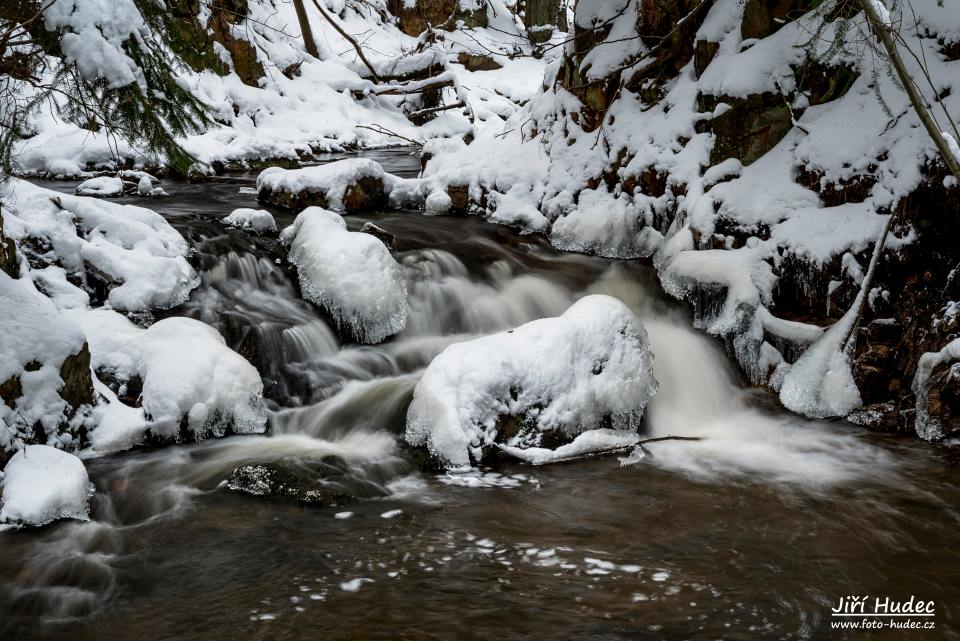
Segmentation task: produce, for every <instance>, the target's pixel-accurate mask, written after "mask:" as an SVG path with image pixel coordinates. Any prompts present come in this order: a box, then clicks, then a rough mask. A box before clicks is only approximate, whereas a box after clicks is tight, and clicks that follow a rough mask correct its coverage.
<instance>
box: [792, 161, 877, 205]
mask: <svg viewBox="0 0 960 641" xmlns="http://www.w3.org/2000/svg"><path fill="white" fill-rule="evenodd" d="M873 169H874V170H875V168H873ZM797 182H798V183H799V184H801V185H803V186H804V187H806V188H807V189H811V190H813V191H815V192H817V194H818V195H819V196H820V200H822V201H823V204H824V205H826V206H827V207H836V206H837V205H843V204H846V203H862V202H863V201H864V200H866V199H867V198H869V197H870V194H871V193H872V191H873V186H874V185H876V184H877V177H876V176H875V175H873V174H872V173H868V174H857V175H856V176H851V177H850V178H847V179H845V180H839V181H836V182H833V181H829V180H827V179H826V178H825V177H824V175H823V172H822V171H818V170H816V169H812V168H810V167H800V168H799V169H798V170H797Z"/></svg>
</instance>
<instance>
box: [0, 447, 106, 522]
mask: <svg viewBox="0 0 960 641" xmlns="http://www.w3.org/2000/svg"><path fill="white" fill-rule="evenodd" d="M2 487H3V503H2V507H0V522H3V523H16V524H22V525H46V524H47V523H50V522H52V521H56V520H58V519H78V520H80V521H87V520H89V518H90V517H89V512H88V505H87V504H88V502H89V500H90V495H91V494H92V493H93V486H92V485H91V484H90V479H89V478H88V477H87V470H86V468H85V467H84V466H83V461H81V460H80V459H78V458H77V457H76V456H74V455H73V454H69V453H67V452H64V451H62V450H58V449H55V448H53V447H50V446H48V445H28V446H26V447H25V448H23V449H21V450H20V451H18V452H17V453H16V454H14V455H13V457H12V458H11V459H10V460H9V461H8V462H7V465H6V467H4V468H3V484H2Z"/></svg>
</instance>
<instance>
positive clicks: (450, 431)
mask: <svg viewBox="0 0 960 641" xmlns="http://www.w3.org/2000/svg"><path fill="white" fill-rule="evenodd" d="M656 388H657V384H656V381H655V380H654V378H653V356H652V354H651V353H650V350H649V348H648V345H647V335H646V331H645V330H644V328H643V325H642V324H641V323H640V321H639V320H638V319H637V318H636V317H635V316H634V315H633V313H632V312H630V310H629V309H627V307H626V306H625V305H624V304H623V303H621V302H620V301H618V300H616V299H615V298H612V297H609V296H602V295H594V296H587V297H586V298H583V299H581V300H580V301H578V302H577V303H575V304H574V305H573V306H571V307H570V308H569V309H568V310H567V311H566V312H564V313H563V314H562V315H561V316H559V317H557V318H546V319H541V320H535V321H532V322H530V323H527V324H525V325H522V326H520V327H518V328H516V329H514V330H509V331H506V332H501V333H498V334H493V335H490V336H485V337H482V338H478V339H474V340H471V341H467V342H463V343H455V344H453V345H451V346H449V347H447V348H446V349H445V350H444V351H443V352H442V353H441V354H440V355H439V356H437V357H436V358H435V359H434V360H433V361H432V362H431V363H430V365H429V366H428V367H427V370H426V371H425V372H424V375H423V378H421V380H420V382H419V383H418V384H417V387H416V389H415V390H414V396H413V402H412V403H411V404H410V408H409V410H408V412H407V430H406V439H407V442H409V443H410V444H411V445H414V446H426V447H427V448H428V449H429V450H430V452H431V453H432V454H433V455H434V456H436V457H437V458H438V459H439V460H440V462H442V463H443V464H444V465H446V466H447V467H450V468H467V467H469V465H470V462H471V459H472V460H473V461H479V460H481V458H482V456H483V454H484V450H485V449H487V448H489V447H490V446H492V445H494V443H495V440H496V437H497V422H498V419H500V418H501V417H505V416H516V417H523V419H524V420H525V421H528V422H529V423H530V425H531V427H535V429H534V430H533V431H532V433H530V434H526V435H524V434H518V435H517V436H514V437H512V438H510V439H507V440H506V442H505V443H503V445H506V446H509V447H530V446H536V445H539V440H540V437H542V435H543V432H545V431H550V430H557V431H559V432H562V433H564V434H565V435H568V436H570V437H572V436H574V435H576V434H578V433H580V432H583V431H586V430H591V429H597V428H600V427H602V426H604V425H605V424H606V423H607V422H608V421H609V424H610V425H612V426H613V427H614V428H615V429H620V430H635V429H636V428H637V426H638V425H639V421H640V417H641V415H642V413H643V408H644V406H645V405H646V403H647V400H648V399H649V398H650V397H651V396H652V395H653V394H654V392H655V391H656ZM581 453H585V450H583V451H581Z"/></svg>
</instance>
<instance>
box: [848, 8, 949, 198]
mask: <svg viewBox="0 0 960 641" xmlns="http://www.w3.org/2000/svg"><path fill="white" fill-rule="evenodd" d="M859 3H860V8H861V9H863V13H864V15H866V16H867V20H869V22H870V26H871V27H872V28H873V31H874V33H876V34H877V37H879V38H880V42H881V44H883V48H884V49H885V50H886V52H887V55H888V56H889V57H890V63H891V64H892V65H893V69H894V71H896V73H897V78H899V79H900V84H902V85H903V89H904V91H906V92H907V97H908V98H909V99H910V104H911V105H913V110H914V111H915V112H917V116H919V117H920V122H922V123H923V126H924V127H926V129H927V133H928V134H930V137H931V138H932V139H933V143H934V144H935V145H936V146H937V151H939V152H940V155H941V156H942V157H943V161H944V162H945V163H946V164H947V170H948V171H949V172H950V173H951V174H953V175H954V176H955V177H956V178H957V180H960V160H958V159H957V158H956V157H955V156H954V155H953V152H952V151H951V149H950V145H949V144H948V143H947V139H946V138H945V137H944V135H943V133H942V132H941V131H940V129H939V127H937V124H936V122H935V121H934V120H933V116H931V115H930V112H929V111H928V110H927V103H926V101H925V100H924V99H923V96H922V95H921V94H920V91H919V90H918V89H917V87H916V85H915V84H914V83H913V79H912V78H911V76H910V72H909V71H907V67H906V65H904V63H903V58H901V57H900V51H899V50H898V49H897V43H896V42H895V41H894V39H893V36H891V35H890V27H889V26H887V25H886V24H885V23H884V22H883V20H881V19H880V16H879V15H878V14H877V10H876V7H874V5H873V2H872V0H859Z"/></svg>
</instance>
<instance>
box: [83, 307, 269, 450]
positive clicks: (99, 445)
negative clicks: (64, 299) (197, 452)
mask: <svg viewBox="0 0 960 641" xmlns="http://www.w3.org/2000/svg"><path fill="white" fill-rule="evenodd" d="M71 314H72V315H73V316H74V317H75V318H76V319H77V321H78V322H79V323H80V325H81V326H82V327H83V329H84V331H85V332H86V334H87V339H88V341H89V343H90V352H91V362H92V365H93V368H94V370H95V371H96V372H97V374H98V376H99V377H100V378H101V379H102V380H103V381H104V382H103V383H100V384H98V385H97V391H98V392H99V393H100V394H101V395H103V397H104V398H105V399H106V403H103V404H101V405H99V406H97V408H95V410H94V412H93V419H94V422H95V427H94V429H93V431H92V433H91V441H92V445H93V448H94V450H96V451H97V452H98V453H103V452H109V451H116V450H123V449H128V448H130V447H134V446H136V445H140V444H143V443H148V442H149V443H157V442H172V441H184V440H201V439H204V438H207V437H208V436H217V437H219V436H224V435H225V434H227V433H234V434H258V433H262V432H264V431H265V429H266V420H267V418H266V410H265V409H264V406H263V382H262V381H261V379H260V375H259V373H258V372H257V370H256V368H254V367H253V366H252V365H250V363H248V362H247V361H246V360H245V359H244V358H243V357H242V356H240V355H239V354H237V353H236V352H234V351H233V350H231V349H230V348H229V347H227V345H226V344H225V342H224V340H223V338H222V337H221V336H220V334H219V333H217V331H216V330H215V329H213V328H212V327H210V326H209V325H206V324H204V323H201V322H199V321H196V320H193V319H190V318H167V319H164V320H161V321H159V322H157V323H155V324H153V325H151V326H150V327H149V328H147V329H142V328H140V327H138V326H136V325H134V324H133V323H131V322H130V321H129V320H127V318H126V317H124V316H121V315H120V314H117V313H116V312H112V311H109V310H93V311H73V312H71ZM107 383H109V384H110V385H109V386H108V384H107Z"/></svg>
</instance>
